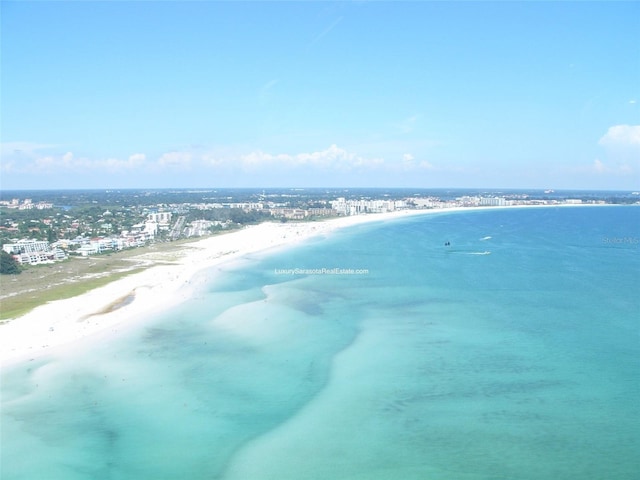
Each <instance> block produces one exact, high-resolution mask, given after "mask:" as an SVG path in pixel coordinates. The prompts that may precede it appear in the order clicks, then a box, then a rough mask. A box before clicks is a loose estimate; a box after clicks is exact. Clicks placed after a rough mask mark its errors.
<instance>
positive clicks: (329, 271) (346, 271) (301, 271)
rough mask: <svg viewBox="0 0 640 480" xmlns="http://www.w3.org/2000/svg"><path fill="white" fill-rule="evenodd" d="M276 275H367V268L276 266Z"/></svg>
mask: <svg viewBox="0 0 640 480" xmlns="http://www.w3.org/2000/svg"><path fill="white" fill-rule="evenodd" d="M274 273H275V274H276V275H369V269H368V268H338V267H335V268H276V269H275V270H274Z"/></svg>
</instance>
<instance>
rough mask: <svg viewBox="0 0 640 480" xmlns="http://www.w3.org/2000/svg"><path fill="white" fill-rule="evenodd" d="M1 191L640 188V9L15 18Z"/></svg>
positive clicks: (634, 5)
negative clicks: (235, 188) (257, 188)
mask: <svg viewBox="0 0 640 480" xmlns="http://www.w3.org/2000/svg"><path fill="white" fill-rule="evenodd" d="M0 15H1V16H0V21H1V24H0V26H1V33H0V35H1V38H0V40H1V56H0V62H1V63H0V67H1V70H0V81H1V83H0V121H1V124H0V142H1V156H0V175H1V176H0V188H2V189H5V190H11V189H52V188H56V189H68V188H105V189H112V188H193V187H198V188H209V187H214V188H222V187H423V188H453V187H461V188H476V187H477V188H516V189H517V188H543V189H547V188H553V189H567V188H568V189H589V190H593V189H602V190H640V110H639V108H640V107H639V105H638V102H639V101H640V2H615V1H614V2H611V1H607V2H590V1H585V2H579V1H572V2H554V1H541V2H535V1H530V2H517V1H514V2H509V1H501V2H482V1H467V2H455V1H454V2H444V1H434V2H429V1H423V2H404V1H394V2H379V1H372V2H365V1H352V2H338V1H335V2H317V1H297V2H270V1H259V2H243V1H239V2H214V1H187V2H173V1H135V2H133V1H132V2H128V1H112V2H98V1H90V2H89V1H88V2H85V1H74V2H71V1H68V2H67V1H65V2H54V1H46V2H36V1H21V2H18V1H7V0H4V1H2V3H1V4H0Z"/></svg>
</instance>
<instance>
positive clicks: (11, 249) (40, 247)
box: [2, 240, 66, 265]
mask: <svg viewBox="0 0 640 480" xmlns="http://www.w3.org/2000/svg"><path fill="white" fill-rule="evenodd" d="M2 249H3V250H4V251H5V252H7V253H8V254H9V255H11V256H13V258H15V259H16V261H17V262H19V263H23V264H24V263H28V264H30V265H35V264H38V263H49V262H53V261H56V260H64V259H65V258H66V255H65V253H64V252H63V251H62V250H61V249H60V248H52V247H51V245H49V242H47V241H45V240H19V241H18V242H17V243H5V244H4V245H3V246H2Z"/></svg>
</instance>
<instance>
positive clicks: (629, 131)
mask: <svg viewBox="0 0 640 480" xmlns="http://www.w3.org/2000/svg"><path fill="white" fill-rule="evenodd" d="M598 144H600V145H602V146H604V147H613V148H620V147H623V148H624V147H630V146H640V125H614V126H613V127H609V129H608V130H607V133H605V134H604V135H603V136H602V138H600V140H599V141H598Z"/></svg>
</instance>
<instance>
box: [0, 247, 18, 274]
mask: <svg viewBox="0 0 640 480" xmlns="http://www.w3.org/2000/svg"><path fill="white" fill-rule="evenodd" d="M21 271H22V269H21V268H20V264H19V263H18V262H17V261H16V259H15V258H13V257H12V256H11V255H9V254H8V253H7V252H5V251H4V250H2V253H1V256H0V274H2V275H15V274H18V273H20V272H21Z"/></svg>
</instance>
